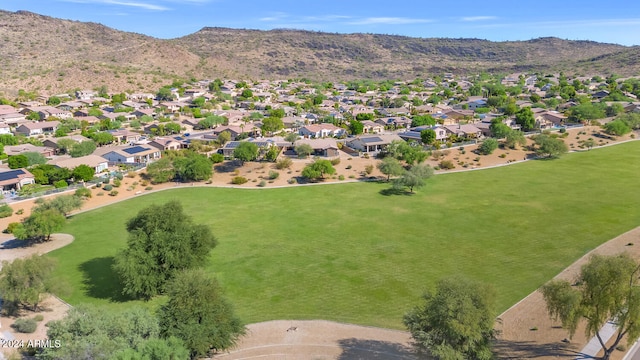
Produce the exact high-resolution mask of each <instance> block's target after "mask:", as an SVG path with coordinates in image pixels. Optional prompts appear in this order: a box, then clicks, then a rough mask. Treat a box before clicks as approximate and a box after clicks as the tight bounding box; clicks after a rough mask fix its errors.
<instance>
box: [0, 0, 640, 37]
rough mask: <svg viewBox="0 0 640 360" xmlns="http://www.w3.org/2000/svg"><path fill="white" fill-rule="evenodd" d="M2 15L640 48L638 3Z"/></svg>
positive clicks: (221, 7) (65, 10)
mask: <svg viewBox="0 0 640 360" xmlns="http://www.w3.org/2000/svg"><path fill="white" fill-rule="evenodd" d="M0 9H3V10H9V11H16V10H29V11H33V12H36V13H39V14H43V15H49V16H54V17H59V18H63V19H71V20H80V21H93V22H98V23H102V24H104V25H107V26H109V27H112V28H115V29H118V30H124V31H132V32H137V33H142V34H146V35H151V36H154V37H159V38H176V37H180V36H184V35H187V34H190V33H192V32H195V31H198V30H199V29H201V28H202V27H205V26H219V27H230V28H247V29H262V30H268V29H274V28H292V29H305V30H314V31H326V32H337V33H357V32H361V33H380V34H393V35H406V36H413V37H448V38H480V39H488V40H493V41H504V40H529V39H533V38H538V37H544V36H555V37H559V38H562V39H569V40H593V41H599V42H608V43H616V44H622V45H640V1H632V0H624V1H620V0H608V1H607V2H604V1H595V0H581V1H574V0H554V1H549V0H539V1H536V2H524V1H515V0H508V1H506V0H503V1H496V0H484V1H467V0H461V1H456V0H449V1H432V0H402V1H393V0H387V1H380V0H371V1H357V0H351V1H349V0H316V1H308V0H295V1H294V0H261V1H254V0H244V1H243V0H2V3H0Z"/></svg>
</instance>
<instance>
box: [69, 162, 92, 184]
mask: <svg viewBox="0 0 640 360" xmlns="http://www.w3.org/2000/svg"><path fill="white" fill-rule="evenodd" d="M95 174H96V170H95V169H94V168H92V167H91V166H89V165H85V164H80V165H78V166H76V167H75V168H74V169H73V171H72V172H71V175H72V176H73V178H74V180H75V181H89V180H91V179H93V177H94V176H95Z"/></svg>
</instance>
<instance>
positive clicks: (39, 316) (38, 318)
mask: <svg viewBox="0 0 640 360" xmlns="http://www.w3.org/2000/svg"><path fill="white" fill-rule="evenodd" d="M33 320H35V321H38V322H40V321H42V320H44V316H42V314H38V315H36V316H34V317H33Z"/></svg>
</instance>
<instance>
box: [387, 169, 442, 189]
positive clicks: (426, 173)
mask: <svg viewBox="0 0 640 360" xmlns="http://www.w3.org/2000/svg"><path fill="white" fill-rule="evenodd" d="M433 173H434V171H433V168H432V167H431V166H429V165H414V166H412V167H411V168H410V169H409V170H407V171H405V172H404V173H403V174H402V175H400V177H398V178H397V179H395V180H394V181H393V187H394V188H396V189H403V188H405V187H406V188H409V191H410V192H411V193H413V189H414V188H420V187H423V186H424V185H425V184H426V180H427V179H428V178H430V177H431V176H433Z"/></svg>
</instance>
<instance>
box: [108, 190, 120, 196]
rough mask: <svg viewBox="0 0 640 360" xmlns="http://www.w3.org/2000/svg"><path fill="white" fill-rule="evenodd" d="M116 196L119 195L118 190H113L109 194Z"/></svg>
mask: <svg viewBox="0 0 640 360" xmlns="http://www.w3.org/2000/svg"><path fill="white" fill-rule="evenodd" d="M116 195H118V190H111V191H110V192H109V196H116Z"/></svg>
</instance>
